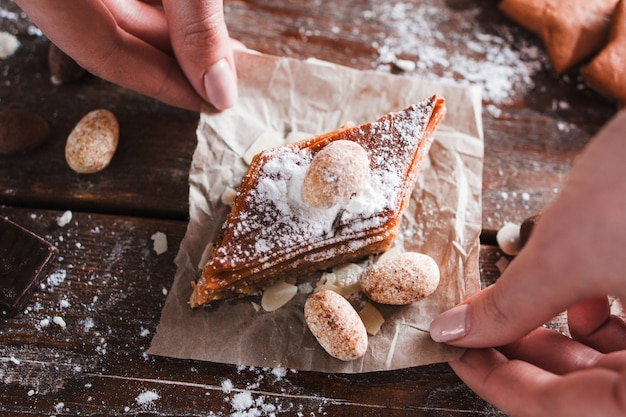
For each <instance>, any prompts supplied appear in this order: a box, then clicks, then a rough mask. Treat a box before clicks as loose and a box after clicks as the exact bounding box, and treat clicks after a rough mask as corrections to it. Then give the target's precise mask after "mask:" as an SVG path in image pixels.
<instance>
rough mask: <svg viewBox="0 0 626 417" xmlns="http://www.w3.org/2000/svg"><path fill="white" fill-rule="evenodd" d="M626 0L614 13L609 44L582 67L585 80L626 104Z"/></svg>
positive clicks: (598, 89)
mask: <svg viewBox="0 0 626 417" xmlns="http://www.w3.org/2000/svg"><path fill="white" fill-rule="evenodd" d="M624 68H626V1H625V0H621V1H620V2H619V4H618V6H617V8H616V9H615V14H614V15H613V25H612V27H611V33H610V35H609V41H608V43H607V45H606V46H605V47H604V49H602V51H600V53H599V54H598V55H597V56H596V57H595V58H594V59H593V60H592V61H591V62H590V63H589V65H587V66H586V67H584V68H583V69H582V75H583V77H584V79H585V81H586V82H587V83H588V84H589V85H590V86H591V87H592V88H593V89H595V90H597V91H599V92H601V93H603V94H606V95H608V96H610V97H613V98H615V99H616V100H618V101H619V102H621V103H622V104H626V73H625V72H624Z"/></svg>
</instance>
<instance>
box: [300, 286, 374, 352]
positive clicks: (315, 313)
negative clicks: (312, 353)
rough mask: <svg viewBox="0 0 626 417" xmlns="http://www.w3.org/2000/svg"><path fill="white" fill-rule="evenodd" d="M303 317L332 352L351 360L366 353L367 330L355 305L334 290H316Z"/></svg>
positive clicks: (324, 346) (317, 337)
mask: <svg viewBox="0 0 626 417" xmlns="http://www.w3.org/2000/svg"><path fill="white" fill-rule="evenodd" d="M304 320H305V321H306V324H307V326H308V327H309V330H311V333H313V336H315V338H316V339H317V341H318V342H319V344H320V345H321V346H322V347H323V348H324V350H326V352H328V354H329V355H331V356H333V357H334V358H337V359H340V360H342V361H351V360H354V359H357V358H360V357H361V356H363V355H365V352H366V351H367V343H368V341H367V330H366V329H365V325H364V324H363V322H362V321H361V318H360V317H359V314H358V313H357V312H356V310H355V309H354V308H353V307H352V305H351V304H350V303H349V302H348V300H346V299H345V298H344V297H342V296H341V295H339V294H337V293H336V292H334V291H330V290H322V291H319V292H315V293H313V294H311V295H309V297H308V298H307V300H306V302H305V303H304Z"/></svg>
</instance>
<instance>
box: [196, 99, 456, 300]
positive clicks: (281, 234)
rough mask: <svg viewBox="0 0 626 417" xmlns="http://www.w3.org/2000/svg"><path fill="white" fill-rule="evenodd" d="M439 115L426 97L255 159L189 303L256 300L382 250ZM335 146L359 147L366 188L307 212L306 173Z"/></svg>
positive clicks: (440, 104)
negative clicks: (366, 169)
mask: <svg viewBox="0 0 626 417" xmlns="http://www.w3.org/2000/svg"><path fill="white" fill-rule="evenodd" d="M444 114H445V100H444V99H443V98H441V97H438V96H433V97H431V98H428V99H425V100H422V101H421V102H419V103H417V104H414V105H413V106H411V107H409V108H407V109H405V110H403V111H401V112H397V113H389V114H387V115H386V116H383V117H381V118H380V119H378V120H377V121H375V122H372V123H366V124H363V125H361V126H354V127H344V128H341V129H339V130H335V131H332V132H329V133H326V134H323V135H320V136H317V137H315V138H311V139H306V140H304V141H301V142H296V143H294V144H291V145H286V146H282V147H279V148H274V149H271V150H268V151H264V152H262V153H260V154H258V155H256V156H255V158H254V159H253V161H252V163H251V165H250V167H249V169H248V172H247V173H246V175H245V176H244V178H243V181H242V184H241V187H240V188H239V193H238V194H237V197H236V198H235V201H234V202H233V204H232V207H231V212H230V213H229V215H228V217H227V219H226V222H225V224H224V225H223V227H222V231H221V233H220V236H219V237H218V239H217V241H216V242H215V250H214V251H213V253H212V256H211V258H210V259H209V262H208V263H207V265H206V266H205V267H204V270H203V272H202V276H201V277H200V278H199V279H198V281H197V283H193V284H192V285H193V293H192V295H191V298H190V300H189V303H190V305H191V306H192V307H194V308H195V307H199V306H201V305H204V304H207V303H210V302H211V301H214V300H220V299H225V298H232V297H238V296H243V295H248V294H254V293H256V292H258V291H260V290H262V289H264V288H267V287H268V286H270V285H272V284H274V283H275V282H278V281H280V280H283V279H285V278H287V277H290V276H302V275H306V274H308V273H311V272H314V271H316V270H323V269H327V268H331V267H332V266H334V265H338V264H342V263H345V262H349V261H351V260H355V259H359V258H362V257H365V256H368V255H370V254H374V253H380V252H384V251H385V250H387V249H389V247H390V246H391V244H392V242H393V240H394V239H395V237H396V235H397V234H398V232H399V230H398V229H399V225H400V220H401V218H402V212H403V210H404V207H405V206H406V204H407V203H408V200H409V198H410V195H411V193H412V191H413V187H414V185H415V180H416V179H417V174H418V173H419V170H420V168H421V166H422V163H423V160H424V158H425V157H426V155H427V153H428V150H429V149H430V144H431V142H432V140H433V134H434V131H435V129H436V128H437V126H438V125H439V123H440V122H441V120H442V119H443V116H444ZM338 140H349V141H354V142H356V143H358V144H359V145H361V146H362V147H363V148H364V149H365V151H366V152H367V154H368V158H369V160H370V174H369V175H368V180H367V181H368V182H367V184H366V185H365V186H364V187H363V189H362V190H361V191H360V192H359V194H357V195H354V196H352V197H351V198H350V199H349V200H348V201H347V202H346V203H345V204H343V205H340V204H336V205H334V206H333V207H330V208H317V207H311V206H310V205H308V204H306V203H305V202H304V201H303V199H302V186H303V183H304V180H303V179H304V175H305V172H306V170H307V168H308V166H309V165H310V163H311V161H312V160H313V157H314V156H315V155H316V154H317V153H318V152H319V151H320V150H322V149H323V148H324V147H325V146H326V145H328V144H329V143H331V142H334V141H338Z"/></svg>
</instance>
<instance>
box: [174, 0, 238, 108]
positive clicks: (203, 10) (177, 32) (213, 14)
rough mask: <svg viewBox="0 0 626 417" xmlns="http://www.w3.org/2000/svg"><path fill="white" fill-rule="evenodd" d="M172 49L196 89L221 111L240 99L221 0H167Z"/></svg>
mask: <svg viewBox="0 0 626 417" xmlns="http://www.w3.org/2000/svg"><path fill="white" fill-rule="evenodd" d="M163 8H164V10H165V14H166V17H167V21H168V25H169V31H170V37H171V42H172V48H173V50H174V54H175V55H176V58H177V60H178V63H179V64H180V66H181V68H182V70H183V72H184V73H185V75H186V76H187V78H188V79H189V82H190V83H191V85H192V86H193V88H194V89H195V90H196V91H197V92H198V94H200V96H201V97H203V98H204V99H205V100H207V101H208V102H209V103H211V104H213V106H215V107H216V108H217V109H218V110H224V109H226V108H229V107H232V106H233V105H234V104H235V102H236V100H237V75H236V74H237V73H236V70H235V62H234V59H233V52H232V47H231V42H230V39H229V36H228V30H227V29H226V23H225V21H224V8H223V4H222V1H221V0H199V1H191V2H190V1H177V0H164V1H163Z"/></svg>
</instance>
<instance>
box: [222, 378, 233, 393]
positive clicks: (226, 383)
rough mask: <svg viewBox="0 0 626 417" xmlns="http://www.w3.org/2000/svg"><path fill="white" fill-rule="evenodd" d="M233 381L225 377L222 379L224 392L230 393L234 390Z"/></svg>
mask: <svg viewBox="0 0 626 417" xmlns="http://www.w3.org/2000/svg"><path fill="white" fill-rule="evenodd" d="M233 387H234V386H233V381H231V380H230V379H225V380H223V381H222V392H224V394H228V393H230V392H231V391H232V390H233Z"/></svg>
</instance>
